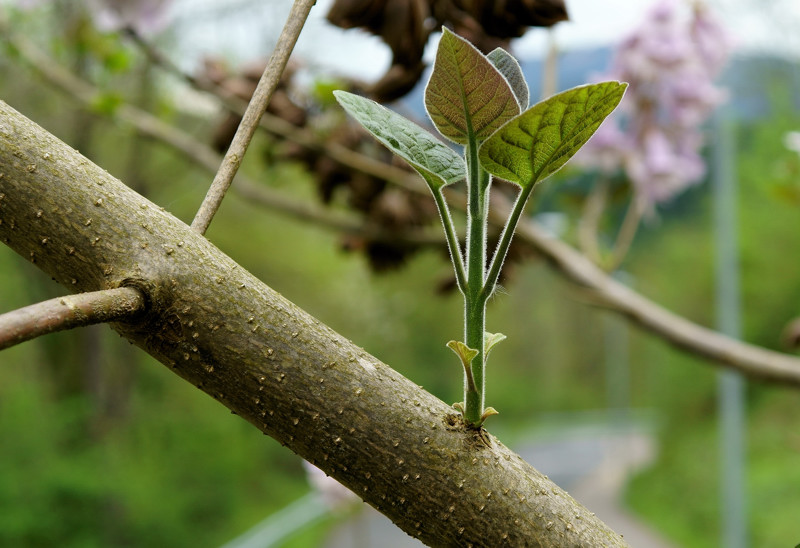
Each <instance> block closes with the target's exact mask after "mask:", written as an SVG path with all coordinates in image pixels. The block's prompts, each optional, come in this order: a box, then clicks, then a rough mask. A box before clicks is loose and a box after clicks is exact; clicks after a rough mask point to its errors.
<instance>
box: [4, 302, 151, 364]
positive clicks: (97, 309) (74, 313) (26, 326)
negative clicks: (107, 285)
mask: <svg viewBox="0 0 800 548" xmlns="http://www.w3.org/2000/svg"><path fill="white" fill-rule="evenodd" d="M145 304H146V303H145V297H144V295H142V293H141V292H140V291H139V290H138V289H134V288H133V287H118V288H116V289H105V290H103V291H92V292H91V293H79V294H77V295H67V296H65V297H57V298H55V299H50V300H49V301H44V302H41V303H37V304H33V305H31V306H26V307H25V308H20V309H17V310H13V311H11V312H7V313H5V314H3V315H0V350H2V349H5V348H9V347H11V346H14V345H15V344H19V343H21V342H24V341H28V340H30V339H33V338H36V337H39V336H41V335H46V334H48V333H54V332H56V331H64V330H65V329H72V328H73V327H83V326H86V325H92V324H96V323H108V322H117V321H121V320H126V319H130V318H132V317H134V316H136V315H137V314H139V313H140V312H142V311H143V310H144V308H145Z"/></svg>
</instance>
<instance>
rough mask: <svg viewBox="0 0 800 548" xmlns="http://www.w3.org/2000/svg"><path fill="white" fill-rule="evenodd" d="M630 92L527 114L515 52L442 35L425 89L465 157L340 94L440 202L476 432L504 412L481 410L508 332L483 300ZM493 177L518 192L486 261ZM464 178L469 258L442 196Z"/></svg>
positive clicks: (435, 118) (434, 113)
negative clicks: (493, 361) (490, 366)
mask: <svg viewBox="0 0 800 548" xmlns="http://www.w3.org/2000/svg"><path fill="white" fill-rule="evenodd" d="M626 86H627V84H624V83H620V82H602V83H599V84H591V85H586V86H580V87H577V88H573V89H571V90H568V91H565V92H563V93H559V94H557V95H554V96H552V97H550V98H549V99H546V100H544V101H542V102H540V103H538V104H536V105H534V106H532V107H530V108H528V95H529V93H528V85H527V83H526V82H525V79H524V77H523V75H522V70H521V69H520V66H519V63H518V62H517V60H516V59H515V58H514V57H513V56H511V54H509V53H508V52H507V51H505V50H503V49H501V48H498V49H495V50H494V51H492V52H491V53H489V54H488V55H483V54H482V53H481V52H480V51H478V49H477V48H475V46H473V45H472V44H470V43H469V42H468V41H467V40H465V39H463V38H461V37H459V36H457V35H456V34H454V33H452V32H451V31H449V30H448V29H446V28H445V29H443V34H442V38H441V41H440V42H439V48H438V50H437V53H436V60H435V62H434V66H433V72H432V73H431V77H430V80H429V81H428V85H427V87H426V89H425V108H426V110H427V112H428V116H430V119H431V121H432V122H433V125H434V126H436V129H437V130H438V131H439V133H441V134H442V135H443V136H444V137H446V138H447V139H449V140H451V141H453V142H455V143H457V144H459V145H462V146H463V147H464V157H463V158H462V157H461V156H460V155H459V154H458V153H457V152H456V151H455V150H454V149H452V148H450V147H449V146H447V145H445V144H444V143H443V142H441V141H440V140H439V139H437V138H436V137H434V136H433V135H431V134H430V133H429V132H427V131H426V130H424V129H422V128H421V127H420V126H418V125H416V124H415V123H413V122H411V121H409V120H407V119H405V118H403V117H402V116H400V115H399V114H397V113H395V112H393V111H391V110H389V109H387V108H385V107H383V106H381V105H379V104H378V103H375V102H374V101H371V100H369V99H366V98H364V97H359V96H357V95H353V94H352V93H347V92H344V91H336V92H334V94H335V96H336V99H337V100H338V101H339V103H340V104H341V105H342V107H343V108H344V109H345V110H346V111H347V112H348V113H349V114H350V115H351V116H353V118H355V119H356V120H357V121H358V122H359V123H361V125H363V126H364V127H365V128H366V129H367V131H369V132H370V133H371V134H372V135H373V136H374V137H375V138H376V139H378V141H380V142H381V143H383V144H384V145H385V146H386V147H388V148H389V149H391V150H392V151H393V152H394V153H395V154H397V155H398V156H400V157H401V158H403V159H404V160H405V161H407V162H408V163H409V164H411V166H412V167H413V168H414V169H415V170H416V171H418V172H419V174H420V175H421V176H422V178H423V179H425V182H426V183H427V184H428V187H429V188H430V190H431V192H432V193H433V197H434V199H435V200H436V205H437V207H438V208H439V214H440V216H441V220H442V225H443V226H444V232H445V236H446V239H447V245H448V247H449V250H450V257H451V258H452V261H453V268H454V269H455V276H456V282H457V285H458V289H459V290H460V291H461V293H462V294H463V296H464V341H450V342H448V343H447V346H448V347H449V348H451V349H452V350H453V351H454V352H455V353H456V354H457V355H458V357H459V358H460V360H461V364H462V365H463V367H464V401H463V402H460V403H457V404H454V407H456V408H457V409H459V410H460V411H461V413H462V414H463V417H464V422H465V423H466V424H467V425H468V426H470V427H473V428H480V427H481V425H482V424H483V421H484V420H486V417H488V416H490V415H493V414H496V413H497V411H495V410H494V408H492V407H486V408H484V392H485V382H484V368H485V367H486V358H487V357H488V355H489V352H490V351H491V349H492V347H493V346H494V345H495V344H497V343H498V342H500V341H502V340H503V339H505V335H502V334H500V333H487V332H486V331H485V323H486V322H485V317H486V302H487V300H488V299H489V297H490V296H491V295H492V292H493V291H494V290H495V287H496V285H497V278H498V276H499V275H500V269H501V267H502V265H503V261H504V259H505V257H506V252H507V251H508V246H509V244H510V243H511V237H512V236H513V234H514V229H515V228H516V226H517V222H518V221H519V218H520V215H521V214H522V211H523V209H524V208H525V204H526V202H527V200H528V197H529V196H530V195H531V192H532V191H533V189H534V187H535V186H536V185H537V184H538V183H539V182H541V181H542V180H544V179H545V178H547V177H548V176H550V175H552V174H553V173H555V172H556V171H557V170H558V169H560V168H561V166H563V165H564V163H566V161H567V160H569V159H570V158H571V157H572V156H573V155H574V154H575V153H576V152H577V151H578V149H580V148H581V147H582V146H583V145H584V144H585V143H586V141H588V140H589V138H590V137H591V136H592V134H593V133H594V132H595V131H596V130H597V128H598V127H599V126H600V124H601V123H602V121H603V120H604V119H605V118H606V117H607V116H608V115H609V114H611V112H612V111H613V110H614V108H616V106H617V105H618V104H619V102H620V100H621V99H622V96H623V94H624V93H625V88H626ZM492 176H494V177H497V178H500V179H504V180H506V181H510V182H512V183H515V184H516V185H518V186H519V187H520V192H519V194H518V195H517V199H516V201H515V203H514V206H513V209H512V211H511V214H510V215H509V218H508V220H507V221H506V224H505V227H504V228H503V230H502V232H501V235H500V241H499V243H498V245H497V249H496V250H495V253H494V255H493V256H492V260H491V261H490V262H489V264H487V250H486V233H487V218H488V207H489V187H490V185H491V183H492ZM461 181H466V185H467V202H468V205H467V213H468V214H467V230H466V233H467V236H466V242H465V245H464V253H462V248H461V246H460V245H459V242H458V238H457V236H456V231H455V228H454V225H453V220H452V218H451V216H450V211H449V209H448V207H447V202H446V201H445V199H444V194H443V189H444V187H445V186H447V185H450V184H455V183H459V182H461Z"/></svg>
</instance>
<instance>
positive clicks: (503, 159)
mask: <svg viewBox="0 0 800 548" xmlns="http://www.w3.org/2000/svg"><path fill="white" fill-rule="evenodd" d="M627 86H628V85H627V84H622V83H619V82H603V83H600V84H591V85H588V86H580V87H577V88H573V89H570V90H568V91H565V92H562V93H559V94H558V95H553V96H552V97H550V98H549V99H546V100H544V101H542V102H541V103H538V104H536V105H534V106H533V107H531V108H530V109H528V110H526V111H525V112H523V113H522V114H520V115H519V116H517V117H516V118H514V119H513V120H511V121H510V122H508V123H507V124H505V125H504V126H503V127H502V128H500V129H499V130H497V131H496V132H495V133H494V134H493V135H492V136H491V137H490V138H489V139H487V140H486V142H484V143H483V145H482V146H481V148H480V150H479V151H478V157H479V159H480V162H481V164H482V165H483V167H484V169H485V170H486V171H488V172H489V173H491V174H492V175H495V176H497V177H499V178H501V179H505V180H507V181H511V182H513V183H517V184H518V185H520V186H521V187H523V188H527V187H529V186H531V185H535V184H536V183H538V182H539V181H541V180H543V179H545V178H546V177H548V176H549V175H552V174H553V173H555V172H556V171H558V170H559V169H560V168H561V166H563V165H564V164H565V163H566V162H567V160H569V159H570V158H571V157H572V156H574V155H575V153H576V152H578V149H580V148H581V147H582V146H583V145H584V144H586V141H588V140H589V138H590V137H591V136H592V135H593V134H594V132H595V131H597V128H598V127H600V124H601V123H602V122H603V120H605V118H606V117H607V116H608V115H609V114H611V112H612V111H613V110H614V109H615V108H616V106H617V105H618V104H619V102H620V100H622V96H623V94H624V93H625V88H626V87H627Z"/></svg>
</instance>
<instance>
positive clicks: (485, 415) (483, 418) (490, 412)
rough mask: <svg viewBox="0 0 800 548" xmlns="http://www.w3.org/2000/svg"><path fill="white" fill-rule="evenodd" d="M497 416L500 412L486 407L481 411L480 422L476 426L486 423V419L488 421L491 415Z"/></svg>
mask: <svg viewBox="0 0 800 548" xmlns="http://www.w3.org/2000/svg"><path fill="white" fill-rule="evenodd" d="M499 414H500V411H498V410H497V409H495V408H494V407H487V408H486V409H484V410H483V413H482V414H481V420H480V422H479V423H478V426H481V425H482V424H483V423H484V422H485V421H486V419H488V418H489V417H491V416H492V415H499Z"/></svg>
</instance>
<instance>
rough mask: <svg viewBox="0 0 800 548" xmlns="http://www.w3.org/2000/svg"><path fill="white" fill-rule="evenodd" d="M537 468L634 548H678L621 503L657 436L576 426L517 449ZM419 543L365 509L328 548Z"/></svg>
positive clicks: (400, 547)
mask: <svg viewBox="0 0 800 548" xmlns="http://www.w3.org/2000/svg"><path fill="white" fill-rule="evenodd" d="M517 452H518V453H519V454H520V455H521V456H522V457H523V458H524V459H525V460H526V461H528V462H529V463H531V464H532V465H533V466H534V467H535V468H536V469H537V470H539V471H541V472H542V473H543V474H547V476H549V477H550V479H551V480H553V481H554V482H555V483H557V484H558V485H560V486H561V487H563V488H564V489H566V490H567V491H569V493H570V494H571V495H572V496H573V497H574V498H575V499H576V500H578V501H579V502H581V503H582V504H583V505H584V506H586V507H587V508H589V509H591V510H592V511H593V512H595V513H596V514H597V516H598V517H599V518H600V519H602V520H603V521H605V522H606V523H607V524H608V525H609V527H611V528H612V529H613V530H615V531H617V532H618V533H620V534H622V535H623V536H624V537H625V539H626V540H627V541H628V543H629V544H630V545H631V546H632V547H633V548H674V545H672V544H670V543H668V542H667V541H666V540H664V539H662V538H660V537H659V536H658V534H657V533H655V532H654V531H652V530H651V529H649V528H648V527H647V526H646V525H645V524H643V523H642V522H641V521H639V520H637V518H636V517H635V516H633V515H632V514H631V513H630V512H629V511H627V510H626V509H625V508H623V507H622V506H621V504H620V497H621V494H622V490H623V488H624V485H625V482H626V481H627V478H628V477H630V475H631V474H632V473H633V472H635V471H636V470H638V469H639V468H641V467H643V466H645V465H647V464H648V463H649V462H651V461H652V459H653V458H654V457H655V454H656V446H655V442H654V438H653V436H652V435H651V434H650V433H649V432H648V431H646V429H643V428H641V427H636V426H632V425H629V426H625V427H623V426H596V425H595V426H591V427H582V426H577V427H576V426H572V427H568V428H562V429H559V430H558V431H557V432H556V433H553V434H552V435H548V436H537V438H536V439H535V440H533V441H531V442H530V443H525V444H522V445H520V446H518V447H517ZM421 546H423V544H422V543H420V542H419V541H417V540H415V539H413V538H411V537H409V536H408V535H406V534H405V533H404V532H402V531H401V530H400V529H398V528H397V527H395V526H394V525H393V524H392V523H391V522H390V521H389V520H388V519H387V518H385V517H384V516H382V515H381V514H379V513H378V512H376V511H375V510H373V509H372V508H369V507H367V506H366V505H365V506H364V511H363V512H360V513H359V514H358V515H357V516H355V517H354V518H353V519H351V520H348V521H347V522H345V523H343V524H341V525H340V526H339V527H337V528H336V529H334V531H333V532H332V533H331V536H330V537H329V539H328V541H327V543H326V544H324V547H323V548H373V547H380V548H418V547H421Z"/></svg>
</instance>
